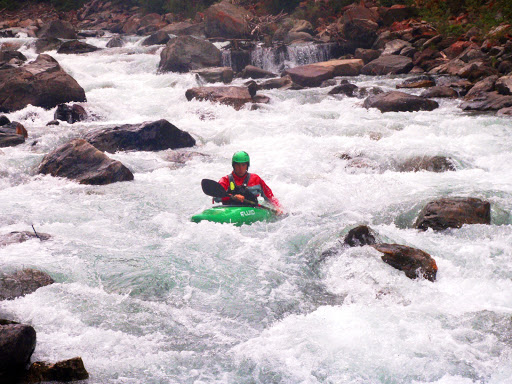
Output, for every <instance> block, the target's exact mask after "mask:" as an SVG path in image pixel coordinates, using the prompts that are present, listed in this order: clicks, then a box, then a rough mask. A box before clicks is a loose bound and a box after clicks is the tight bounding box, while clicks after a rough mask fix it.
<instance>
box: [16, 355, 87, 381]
mask: <svg viewBox="0 0 512 384" xmlns="http://www.w3.org/2000/svg"><path fill="white" fill-rule="evenodd" d="M88 378H89V373H88V372H87V370H86V369H85V366H84V362H83V361H82V358H81V357H74V358H72V359H68V360H63V361H59V362H57V363H55V364H51V363H47V362H44V361H36V362H35V363H32V365H31V366H30V368H29V370H28V372H27V373H26V374H25V376H24V378H23V381H24V383H27V384H29V383H40V382H46V381H52V382H53V381H57V382H69V381H76V380H86V379H88Z"/></svg>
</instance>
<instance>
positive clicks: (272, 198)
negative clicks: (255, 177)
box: [260, 178, 282, 212]
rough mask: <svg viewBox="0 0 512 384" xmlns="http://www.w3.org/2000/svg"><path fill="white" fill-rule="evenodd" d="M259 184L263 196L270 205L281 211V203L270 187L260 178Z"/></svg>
mask: <svg viewBox="0 0 512 384" xmlns="http://www.w3.org/2000/svg"><path fill="white" fill-rule="evenodd" d="M260 185H261V189H262V190H263V198H264V199H265V200H267V201H270V202H271V203H272V205H273V206H274V207H275V208H276V209H277V210H278V211H279V212H282V209H281V204H280V203H279V200H277V198H276V197H275V196H274V193H273V192H272V190H271V189H270V187H269V186H268V185H267V183H265V182H264V181H263V179H262V178H260Z"/></svg>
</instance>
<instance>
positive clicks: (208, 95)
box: [185, 86, 268, 110]
mask: <svg viewBox="0 0 512 384" xmlns="http://www.w3.org/2000/svg"><path fill="white" fill-rule="evenodd" d="M185 97H186V98H187V100H188V101H190V100H192V99H197V100H207V101H213V102H218V103H221V104H226V105H230V106H232V107H234V108H235V109H236V110H239V109H240V108H242V107H243V106H244V105H245V104H247V103H252V102H260V103H261V102H265V101H266V102H268V100H265V99H255V97H256V91H255V90H252V89H251V87H234V86H231V87H199V88H190V89H187V92H186V93H185Z"/></svg>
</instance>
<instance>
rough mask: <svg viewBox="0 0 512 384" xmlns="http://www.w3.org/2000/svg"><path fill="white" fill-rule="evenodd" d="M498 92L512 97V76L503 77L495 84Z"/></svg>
mask: <svg viewBox="0 0 512 384" xmlns="http://www.w3.org/2000/svg"><path fill="white" fill-rule="evenodd" d="M494 86H495V87H496V91H498V93H499V94H501V95H512V76H503V77H500V78H499V79H498V80H496V83H495V84H494Z"/></svg>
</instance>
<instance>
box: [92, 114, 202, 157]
mask: <svg viewBox="0 0 512 384" xmlns="http://www.w3.org/2000/svg"><path fill="white" fill-rule="evenodd" d="M84 138H85V140H87V141H88V142H89V143H90V144H92V145H93V146H94V147H96V148H97V149H99V150H100V151H106V152H110V153H114V152H117V151H131V150H136V151H162V150H165V149H178V148H186V147H193V146H194V145H196V141H195V140H194V138H193V137H192V136H191V135H190V134H189V133H188V132H185V131H182V130H181V129H179V128H177V127H176V126H174V125H173V124H171V123H169V122H168V121H167V120H165V119H162V120H157V121H153V122H150V123H142V124H125V125H121V126H119V127H115V128H104V129H100V130H98V131H94V132H91V133H89V134H87V135H86V136H85V137H84Z"/></svg>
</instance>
